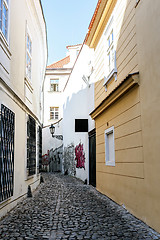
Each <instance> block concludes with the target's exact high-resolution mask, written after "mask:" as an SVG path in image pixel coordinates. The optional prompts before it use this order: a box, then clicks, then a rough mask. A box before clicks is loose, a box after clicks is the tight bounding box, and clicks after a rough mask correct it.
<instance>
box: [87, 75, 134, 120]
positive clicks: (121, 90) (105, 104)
mask: <svg viewBox="0 0 160 240" xmlns="http://www.w3.org/2000/svg"><path fill="white" fill-rule="evenodd" d="M135 85H137V86H138V85H139V72H136V73H132V74H129V75H128V76H127V77H126V78H125V79H124V80H123V81H122V82H121V83H120V84H119V85H118V86H117V87H116V88H115V89H114V90H113V91H112V92H111V93H110V94H109V95H108V96H107V97H106V98H105V99H104V100H103V101H102V102H101V103H100V104H99V105H98V106H97V107H96V108H95V109H94V110H93V111H92V112H91V113H90V116H91V117H92V119H96V118H97V117H98V116H99V115H100V114H101V113H102V112H103V111H105V110H106V109H107V108H109V107H110V106H111V105H112V104H113V103H115V102H116V101H117V100H118V99H120V98H121V97H122V96H123V95H124V94H125V93H126V92H128V91H129V90H130V89H131V88H133V87H134V86H135Z"/></svg>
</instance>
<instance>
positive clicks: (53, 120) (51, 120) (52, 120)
mask: <svg viewBox="0 0 160 240" xmlns="http://www.w3.org/2000/svg"><path fill="white" fill-rule="evenodd" d="M59 120H60V118H58V119H49V120H48V121H49V122H55V121H56V122H57V121H59Z"/></svg>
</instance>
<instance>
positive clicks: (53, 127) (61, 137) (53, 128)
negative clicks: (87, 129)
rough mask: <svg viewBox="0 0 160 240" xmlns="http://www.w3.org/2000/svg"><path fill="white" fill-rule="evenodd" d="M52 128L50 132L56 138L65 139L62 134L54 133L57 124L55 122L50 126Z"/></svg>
mask: <svg viewBox="0 0 160 240" xmlns="http://www.w3.org/2000/svg"><path fill="white" fill-rule="evenodd" d="M49 129H50V133H51V134H52V137H53V138H54V137H55V138H57V139H59V140H63V136H62V135H54V132H55V126H54V125H53V124H51V126H50V127H49Z"/></svg>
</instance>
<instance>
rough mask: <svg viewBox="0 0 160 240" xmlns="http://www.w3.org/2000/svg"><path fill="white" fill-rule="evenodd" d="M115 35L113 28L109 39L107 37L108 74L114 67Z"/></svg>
mask: <svg viewBox="0 0 160 240" xmlns="http://www.w3.org/2000/svg"><path fill="white" fill-rule="evenodd" d="M113 40H114V36H113V29H112V31H111V32H110V34H109V36H108V39H107V42H108V43H107V44H108V46H107V68H108V74H109V73H110V72H111V71H112V70H113V69H114V57H115V56H114V54H115V51H114V43H113Z"/></svg>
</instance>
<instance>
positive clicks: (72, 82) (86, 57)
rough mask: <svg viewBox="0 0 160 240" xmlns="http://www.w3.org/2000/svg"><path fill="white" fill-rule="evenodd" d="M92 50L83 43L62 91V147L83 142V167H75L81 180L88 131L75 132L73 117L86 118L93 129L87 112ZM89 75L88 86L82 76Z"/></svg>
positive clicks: (91, 90) (84, 176) (91, 101)
mask: <svg viewBox="0 0 160 240" xmlns="http://www.w3.org/2000/svg"><path fill="white" fill-rule="evenodd" d="M93 53H94V52H93V50H92V49H89V48H88V47H87V46H86V45H83V47H82V50H81V52H80V54H79V57H78V59H77V61H76V64H75V66H74V68H73V71H72V73H71V75H70V78H69V81H68V84H67V86H66V88H65V91H64V106H63V136H64V141H63V144H64V148H65V147H67V146H68V145H70V144H71V143H73V144H74V147H76V146H77V145H79V144H80V143H81V144H83V148H84V153H85V169H83V168H82V169H80V168H76V176H77V177H78V178H80V179H82V180H85V179H88V178H89V177H88V172H89V170H88V167H89V163H88V162H89V158H88V155H89V153H88V148H89V146H88V132H85V133H77V132H75V119H88V124H89V130H88V131H90V130H92V129H94V121H93V120H92V119H91V117H90V116H89V113H90V112H91V111H92V110H93V109H94V84H93V82H94V73H92V74H91V68H92V65H93V61H94V59H93V57H94V56H93ZM90 74H91V76H90V81H89V83H90V86H87V84H86V83H85V82H84V81H83V79H82V77H83V75H85V76H86V77H88V76H89V75H90Z"/></svg>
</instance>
